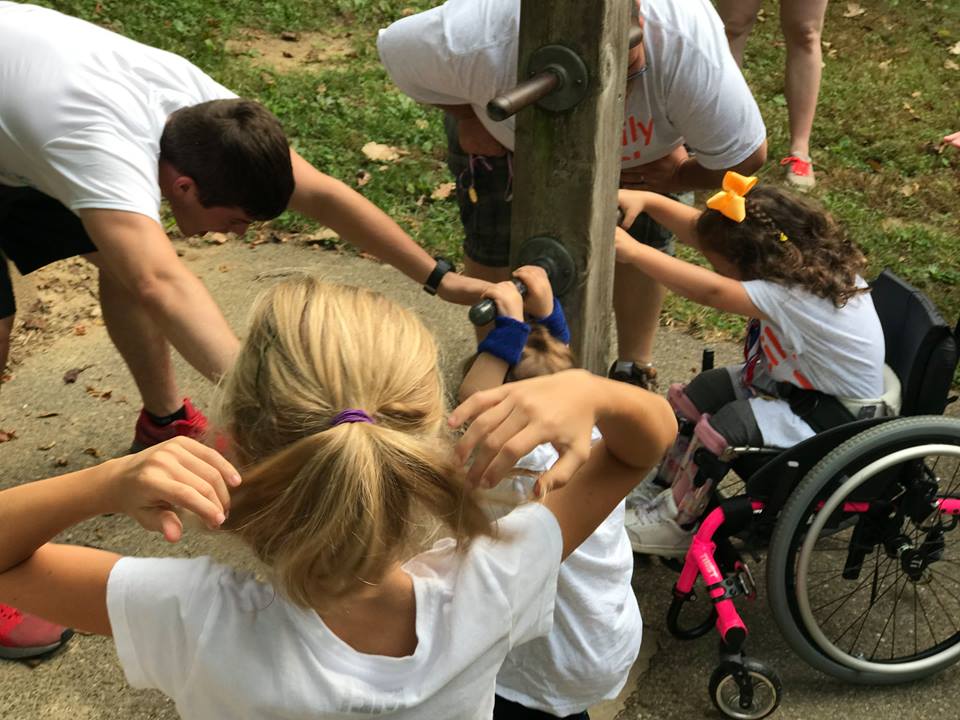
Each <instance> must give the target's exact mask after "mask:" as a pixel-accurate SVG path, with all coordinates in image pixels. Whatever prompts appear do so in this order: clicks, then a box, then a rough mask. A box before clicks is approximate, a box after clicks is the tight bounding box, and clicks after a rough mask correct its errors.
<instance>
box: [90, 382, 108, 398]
mask: <svg viewBox="0 0 960 720" xmlns="http://www.w3.org/2000/svg"><path fill="white" fill-rule="evenodd" d="M87 395H89V396H90V397H95V398H100V399H101V400H109V399H110V396H111V395H113V390H98V389H97V388H95V387H93V386H92V385H87Z"/></svg>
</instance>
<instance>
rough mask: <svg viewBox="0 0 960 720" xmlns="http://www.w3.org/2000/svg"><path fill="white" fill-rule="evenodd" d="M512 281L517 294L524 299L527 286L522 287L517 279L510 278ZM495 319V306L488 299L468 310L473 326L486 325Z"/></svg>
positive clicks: (521, 282)
mask: <svg viewBox="0 0 960 720" xmlns="http://www.w3.org/2000/svg"><path fill="white" fill-rule="evenodd" d="M512 280H513V284H514V286H516V288H517V292H518V293H520V297H526V295H527V286H526V285H524V283H523V281H522V280H517V278H512ZM496 317H497V304H496V303H495V302H494V301H493V300H491V299H490V298H484V299H483V300H481V301H480V302H478V303H477V304H476V305H474V306H473V307H471V308H470V322H472V323H473V324H474V325H486V324H487V323H491V322H493V321H494V319H495V318H496Z"/></svg>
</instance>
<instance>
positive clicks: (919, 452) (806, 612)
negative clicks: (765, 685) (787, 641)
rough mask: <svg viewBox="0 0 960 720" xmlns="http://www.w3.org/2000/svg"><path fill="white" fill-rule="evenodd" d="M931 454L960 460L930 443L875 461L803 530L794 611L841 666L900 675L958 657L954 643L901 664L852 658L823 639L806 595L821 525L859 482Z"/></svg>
mask: <svg viewBox="0 0 960 720" xmlns="http://www.w3.org/2000/svg"><path fill="white" fill-rule="evenodd" d="M934 454H940V455H949V456H953V457H957V458H960V447H958V446H957V445H946V444H942V443H931V444H929V445H919V446H914V447H910V448H906V449H904V450H898V451H896V452H894V453H891V454H890V455H886V456H885V457H882V458H880V459H879V460H875V461H874V462H872V463H870V464H869V465H867V466H866V467H864V468H862V469H861V470H859V471H857V472H856V473H854V474H853V476H852V477H850V478H849V479H848V480H847V481H846V482H844V483H843V484H842V485H841V486H840V487H839V488H837V489H836V490H835V491H834V492H833V494H832V495H831V496H830V497H829V498H828V499H827V501H826V502H825V503H824V505H823V507H822V508H820V509H819V510H817V512H816V514H815V515H814V516H813V523H812V524H811V526H810V528H809V529H808V530H807V534H806V537H805V538H804V541H803V545H802V546H801V548H800V553H799V556H798V560H797V566H798V570H797V589H798V591H799V592H797V606H798V610H799V612H800V617H801V619H802V620H803V624H804V627H805V628H806V630H807V632H808V633H809V634H810V636H811V637H812V638H814V639H815V640H816V641H817V643H818V644H819V645H820V647H821V649H822V650H823V652H824V653H825V654H826V655H828V656H829V657H830V658H831V659H833V660H835V661H836V662H837V663H839V664H841V665H843V666H845V667H848V668H852V669H854V670H860V671H863V672H873V673H881V674H889V675H902V674H904V673H908V672H913V671H922V670H932V669H936V668H937V667H940V666H941V665H942V664H943V663H944V662H945V661H946V660H947V659H949V660H951V661H952V660H953V659H955V658H957V657H958V656H960V642H958V643H956V644H954V646H953V647H952V648H949V649H948V650H945V651H943V652H941V653H936V654H934V655H932V656H930V657H925V658H921V659H919V660H911V661H908V662H903V663H878V662H870V661H869V660H864V659H862V658H857V657H853V656H851V655H849V654H848V653H845V652H844V651H843V650H841V649H840V648H839V647H837V646H836V645H834V644H833V643H832V642H831V641H830V640H828V639H827V636H826V635H824V633H823V631H822V630H820V626H819V624H818V623H817V621H816V619H815V618H814V617H813V612H812V610H811V609H810V598H809V596H808V594H807V569H808V567H809V563H810V555H811V554H812V553H813V546H814V545H815V544H816V542H817V539H818V538H819V536H820V531H821V530H822V529H823V526H824V525H826V523H827V520H828V519H829V518H830V516H831V515H832V514H833V512H834V511H835V510H836V509H837V508H838V507H839V506H840V504H841V503H842V502H843V501H844V499H845V498H846V497H848V496H849V495H850V493H852V492H853V491H854V490H856V489H857V488H858V487H860V486H861V485H862V484H863V483H865V482H866V481H867V480H869V479H870V478H872V477H873V476H874V475H875V474H876V473H878V472H882V471H883V470H886V469H887V468H889V467H892V466H893V465H896V464H899V463H902V462H904V461H907V460H916V459H917V458H921V457H924V456H926V455H934Z"/></svg>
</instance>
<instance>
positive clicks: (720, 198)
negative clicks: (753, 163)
mask: <svg viewBox="0 0 960 720" xmlns="http://www.w3.org/2000/svg"><path fill="white" fill-rule="evenodd" d="M756 184H757V178H755V177H746V176H744V175H741V174H740V173H735V172H733V170H728V171H727V174H726V175H724V176H723V190H722V191H721V192H718V193H717V194H716V195H714V196H713V197H712V198H710V199H709V200H707V207H708V208H710V209H711V210H716V211H717V212H719V213H721V214H722V215H724V216H725V217H728V218H730V219H731V220H733V221H734V222H738V223H739V222H743V220H744V218H745V217H747V203H746V201H745V200H744V199H743V197H744V195H746V194H747V193H748V192H750V191H751V190H752V189H753V186H754V185H756Z"/></svg>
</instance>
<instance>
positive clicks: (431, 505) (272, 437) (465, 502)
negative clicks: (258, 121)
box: [0, 277, 676, 720]
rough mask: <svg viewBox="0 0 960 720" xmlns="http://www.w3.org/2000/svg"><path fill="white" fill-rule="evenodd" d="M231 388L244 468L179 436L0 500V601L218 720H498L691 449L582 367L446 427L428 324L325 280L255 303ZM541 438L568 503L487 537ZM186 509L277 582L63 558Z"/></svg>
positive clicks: (553, 502)
mask: <svg viewBox="0 0 960 720" xmlns="http://www.w3.org/2000/svg"><path fill="white" fill-rule="evenodd" d="M222 393H223V397H222V401H221V412H220V419H221V432H222V434H223V437H224V438H225V440H224V441H223V442H222V443H218V444H222V445H223V446H224V451H225V453H226V454H227V455H228V456H230V457H231V458H232V459H233V461H234V463H233V464H231V463H230V462H227V461H226V460H225V459H224V458H223V457H221V456H220V455H219V454H218V453H216V452H214V451H213V450H211V449H209V448H207V447H204V446H202V445H200V444H198V443H196V442H194V441H191V440H188V439H183V438H179V439H176V440H172V441H169V442H167V443H164V444H162V445H159V446H157V447H154V448H150V449H148V450H146V451H144V452H142V453H140V454H139V455H134V456H129V457H125V458H119V459H117V460H111V461H109V462H107V463H104V464H103V465H100V466H97V467H94V468H89V469H87V470H81V471H79V472H77V473H71V474H69V475H64V476H61V477H58V478H53V479H50V480H44V481H41V482H38V483H32V484H28V485H24V486H20V487H16V488H13V489H11V490H7V491H4V492H3V493H0V602H8V601H9V602H14V603H16V604H17V605H18V606H19V607H22V608H24V609H25V610H26V611H28V612H32V613H35V614H38V615H40V616H43V617H47V618H49V619H51V620H54V621H57V622H61V623H64V624H68V625H71V626H74V627H77V628H80V629H83V630H87V631H90V632H95V633H100V634H104V635H112V636H113V637H114V642H115V645H116V648H117V652H118V656H119V659H120V663H121V665H122V666H123V668H124V671H125V673H126V676H127V679H128V681H129V682H130V683H131V684H132V685H134V686H136V687H152V688H157V689H160V690H161V691H163V692H164V693H166V694H167V695H168V696H170V697H171V698H172V699H173V700H174V701H175V703H176V706H177V709H178V711H179V713H180V715H181V716H182V717H184V718H197V719H201V718H202V719H203V720H211V719H216V718H223V719H224V720H226V719H227V718H230V719H231V720H234V719H236V718H251V719H253V718H257V719H262V718H345V717H366V716H371V715H377V716H385V717H390V718H410V719H412V718H431V719H434V718H435V719H437V720H442V719H444V718H450V719H451V720H452V719H453V718H457V719H458V720H459V719H461V718H467V719H472V718H476V719H478V720H479V719H481V718H483V719H486V718H489V717H490V716H491V713H492V707H493V696H494V682H495V676H496V672H497V669H498V668H499V666H500V663H501V662H502V661H503V658H504V657H505V655H506V654H507V652H508V651H509V650H510V649H511V647H513V646H515V645H517V644H519V643H522V642H524V641H526V640H529V639H532V638H534V637H538V636H541V635H543V634H545V633H546V632H548V631H549V629H550V624H551V622H552V613H553V603H554V596H555V593H556V582H557V572H558V568H559V564H560V562H561V560H562V558H563V557H566V555H568V554H569V553H570V552H572V551H573V550H574V549H575V548H576V547H577V545H579V543H580V542H582V541H583V540H584V539H585V538H586V537H588V536H589V535H590V534H591V533H592V532H593V530H594V528H596V526H597V525H599V524H600V522H602V520H603V519H604V518H605V517H606V516H607V515H608V514H609V513H610V511H611V510H612V509H613V508H614V507H615V506H616V505H617V504H618V503H619V502H620V500H621V499H622V498H623V497H624V496H625V495H626V493H627V492H628V491H629V490H630V489H631V488H632V487H633V486H634V485H635V484H636V482H637V481H638V480H639V479H640V478H641V477H643V473H644V472H645V471H646V470H647V469H648V468H650V467H651V466H652V465H653V464H654V463H655V462H656V460H657V459H658V458H659V457H660V455H662V453H663V452H664V450H665V449H666V447H667V444H668V443H669V442H670V440H671V439H672V437H673V434H674V433H675V431H676V425H675V422H674V420H673V416H672V413H671V412H670V409H669V406H668V405H667V404H666V402H664V401H663V400H661V399H660V398H658V397H656V396H654V395H652V394H649V393H647V392H645V391H643V390H640V389H637V388H624V387H623V386H621V385H619V384H616V383H613V382H612V381H609V380H605V379H602V378H597V377H594V376H591V375H588V374H587V373H585V372H582V371H568V372H566V373H561V374H558V375H553V376H550V377H547V378H536V379H532V380H525V381H522V382H517V383H512V384H511V385H509V386H504V387H502V388H497V389H495V390H491V391H486V392H480V393H476V394H474V395H472V396H471V397H470V398H469V399H468V400H467V401H466V402H465V403H464V404H463V405H461V406H460V407H459V408H457V410H456V411H454V412H453V413H452V414H451V415H450V416H449V417H446V415H445V408H444V390H443V386H442V382H441V375H440V372H439V368H438V366H437V348H436V344H435V342H434V339H433V338H432V336H431V335H430V333H429V332H428V331H427V330H426V329H425V328H424V326H423V325H422V324H421V323H420V321H419V320H418V319H417V318H416V317H415V316H414V315H413V314H412V313H410V312H409V311H407V310H404V309H402V308H400V307H399V306H397V305H396V304H394V303H393V302H391V301H389V300H387V299H385V298H383V297H382V296H380V295H378V294H376V293H373V292H370V291H367V290H363V289H358V288H349V287H342V286H336V285H328V284H324V283H321V282H319V281H318V280H315V279H313V278H310V277H302V278H296V279H291V280H287V281H285V282H282V283H280V284H279V285H277V286H275V287H273V288H271V289H270V290H268V291H267V292H266V293H265V294H264V296H263V297H262V298H261V299H260V300H259V301H258V302H257V304H256V307H255V309H254V312H253V319H252V322H251V326H250V330H249V332H248V333H247V338H246V341H245V342H244V344H243V347H242V349H241V352H240V355H239V357H238V359H237V361H236V364H235V366H234V368H233V369H232V371H231V372H230V373H229V375H228V376H227V378H226V379H225V381H224V384H223V388H222ZM465 423H469V427H468V429H467V431H466V433H465V434H464V435H463V437H462V438H461V440H460V441H459V443H458V444H457V445H456V446H455V445H454V440H453V437H452V434H451V430H452V429H453V428H455V427H457V426H460V425H463V424H465ZM594 423H596V424H597V425H598V426H599V427H600V428H601V430H602V431H603V434H604V441H602V442H600V443H598V444H595V445H593V446H592V447H591V445H590V431H591V427H592V426H593V424H594ZM638 440H639V441H638ZM542 442H552V443H553V444H554V446H555V447H556V448H557V449H558V451H559V453H560V460H559V461H558V462H557V463H556V465H554V467H553V470H552V471H551V472H550V473H547V474H546V475H544V477H543V478H541V482H542V484H543V485H544V487H551V486H552V487H554V488H556V489H554V490H552V491H551V492H549V493H548V494H547V495H546V499H545V500H544V501H543V503H534V504H531V505H530V506H525V507H524V508H521V509H520V510H518V511H516V512H514V513H512V514H511V515H509V516H508V517H507V518H505V519H503V520H501V521H499V522H498V523H497V524H496V525H493V526H491V525H489V524H488V522H487V521H486V519H485V516H484V515H483V513H482V511H481V510H480V507H479V505H478V504H477V501H476V498H475V494H474V492H475V491H474V489H473V488H474V487H475V486H476V485H489V484H490V483H494V482H496V481H497V480H498V479H499V478H500V477H502V476H503V475H504V474H505V473H506V472H507V471H508V470H509V469H510V468H511V467H512V466H513V463H514V462H515V461H516V459H517V458H518V457H520V456H522V455H523V454H525V453H526V452H528V451H529V450H531V449H532V448H533V447H536V446H537V445H538V444H540V443H542ZM228 446H229V447H228ZM467 465H468V466H469V469H468V470H466V471H465V470H464V467H465V466H467ZM236 467H240V468H242V469H243V472H242V475H243V480H242V482H241V480H240V474H239V473H238V472H237V470H236V469H235V468H236ZM180 509H185V510H188V511H190V512H192V513H195V514H197V515H199V516H200V518H201V519H203V520H204V521H205V522H206V523H207V524H208V525H210V526H211V527H219V528H220V531H222V532H229V533H233V534H236V535H237V536H239V537H240V538H242V539H243V540H244V541H245V542H246V543H247V544H249V546H250V547H251V548H252V550H253V552H254V553H255V554H256V555H257V556H258V557H259V558H260V559H261V560H263V561H264V563H265V565H266V570H265V577H266V580H267V581H263V580H259V579H257V578H255V577H253V576H250V575H247V574H244V573H240V572H237V571H235V570H233V569H231V568H229V567H226V566H223V565H219V564H216V563H214V562H213V561H212V560H210V559H209V558H195V559H139V558H129V557H128V558H121V557H120V556H118V555H115V554H112V553H108V552H105V551H102V550H96V549H92V548H79V547H71V546H63V545H56V544H53V543H50V539H51V538H53V537H54V536H55V535H56V534H57V533H59V532H61V531H62V530H64V529H66V528H68V527H70V526H71V525H73V524H75V523H77V522H80V521H82V520H85V519H87V518H88V517H92V516H95V515H97V514H100V513H103V512H126V513H127V514H130V515H131V516H132V517H134V518H135V519H137V520H138V521H139V522H140V523H141V524H142V525H143V526H144V527H145V528H147V529H149V530H159V531H162V532H163V533H164V535H165V537H166V538H167V539H168V540H170V541H176V540H178V539H179V538H180V536H181V533H182V525H181V521H180V519H179V516H178V514H177V512H176V511H177V510H180ZM227 516H228V517H227ZM437 537H439V538H440V539H439V540H437V539H436V538H437Z"/></svg>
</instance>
